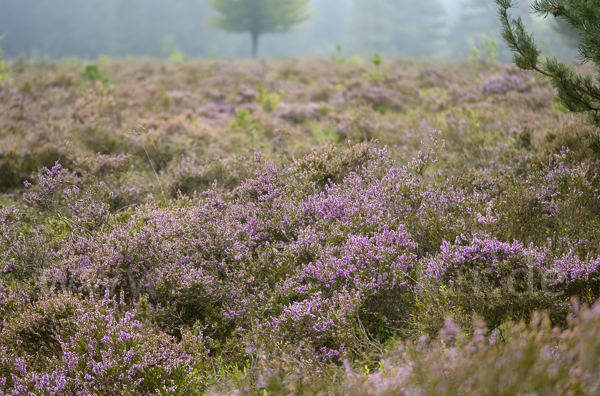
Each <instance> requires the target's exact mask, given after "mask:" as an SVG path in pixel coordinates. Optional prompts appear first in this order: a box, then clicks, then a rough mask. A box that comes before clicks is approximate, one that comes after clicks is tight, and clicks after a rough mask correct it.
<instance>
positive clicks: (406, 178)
mask: <svg viewBox="0 0 600 396" xmlns="http://www.w3.org/2000/svg"><path fill="white" fill-rule="evenodd" d="M373 63H374V64H371V63H360V62H358V63H357V62H353V61H343V62H342V61H340V60H339V59H335V60H324V59H301V60H281V61H269V62H259V61H252V62H250V61H248V62H241V61H236V62H233V61H225V60H220V61H190V62H187V63H183V64H180V63H170V62H162V61H158V60H143V59H136V60H131V61H116V60H109V61H103V62H100V63H99V64H94V65H93V66H91V65H89V64H88V65H85V64H81V63H79V62H75V61H62V62H57V63H24V64H21V65H20V67H19V68H18V69H17V67H16V65H12V67H13V72H12V74H11V76H12V79H11V81H9V82H3V83H1V84H2V85H1V86H0V106H1V108H2V113H1V114H2V116H1V117H0V145H1V150H0V169H1V170H2V171H1V172H0V191H2V194H1V195H0V260H1V262H0V268H1V269H2V273H1V274H0V310H1V312H2V315H1V317H2V319H1V320H2V322H1V325H0V391H1V392H2V393H3V394H27V392H31V393H33V394H44V395H46V394H47V395H53V394H78V395H86V394H89V395H93V394H124V395H125V394H126V395H137V394H182V395H184V394H206V393H209V394H210V393H224V394H227V393H232V394H269V395H271V394H290V393H295V394H312V393H316V392H319V391H321V392H325V393H326V392H333V393H334V394H338V393H339V394H407V395H413V394H414V395H417V394H461V393H466V394H475V393H479V394H498V393H502V394H504V393H506V394H515V393H518V392H521V393H523V392H527V393H532V392H534V393H535V392H538V393H539V394H568V393H569V392H579V394H595V393H596V389H597V386H598V379H597V374H596V371H595V367H596V365H595V364H596V363H595V362H596V360H597V358H596V355H597V353H596V352H595V351H596V350H597V345H596V344H597V342H596V340H595V335H596V334H597V332H598V330H600V322H599V321H598V306H597V305H594V304H595V302H596V300H597V299H598V297H599V296H600V251H599V248H598V246H600V245H599V234H598V232H597V229H598V221H599V220H600V212H599V209H598V208H599V207H598V198H599V196H598V187H599V186H598V178H597V176H598V170H599V168H600V163H599V162H598V150H597V145H596V141H597V136H596V138H594V136H595V135H597V131H596V130H595V129H593V127H592V126H590V125H589V124H588V123H586V120H585V118H583V117H581V116H579V115H572V114H565V113H564V111H565V109H564V108H563V107H562V106H561V105H560V103H559V101H558V99H557V98H556V92H555V90H554V88H553V87H552V86H551V85H550V84H549V82H547V81H545V80H542V79H539V78H537V77H536V76H534V75H531V74H527V73H525V72H522V71H519V70H517V69H516V68H514V67H513V66H509V65H504V64H500V63H495V62H489V61H483V60H475V59H471V60H465V61H463V62H460V63H455V64H444V63H433V62H416V61H409V60H385V61H383V62H381V60H379V61H378V62H377V63H376V62H373ZM577 68H578V70H579V71H580V72H581V73H589V71H590V70H591V69H590V68H588V67H586V66H577ZM579 305H582V307H583V308H580V307H579ZM481 362H487V363H486V364H482V363H481ZM540 373H542V374H540ZM540 376H542V377H543V380H542V379H540ZM515 387H518V388H515Z"/></svg>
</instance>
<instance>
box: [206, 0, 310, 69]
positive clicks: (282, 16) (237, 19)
mask: <svg viewBox="0 0 600 396" xmlns="http://www.w3.org/2000/svg"><path fill="white" fill-rule="evenodd" d="M309 4H310V0H210V5H211V6H212V7H213V8H214V9H215V10H216V11H217V12H218V13H219V14H220V15H219V16H216V17H214V18H212V19H211V21H210V22H211V25H212V26H213V27H215V28H217V29H221V30H224V31H227V32H237V33H242V32H244V33H250V35H251V36H252V57H253V58H256V56H257V54H258V39H259V38H260V36H262V35H263V34H266V33H283V32H288V31H290V29H291V27H292V26H294V25H297V24H299V23H301V22H304V21H306V20H307V19H308V18H310V16H311V15H312V11H311V10H310V8H309Z"/></svg>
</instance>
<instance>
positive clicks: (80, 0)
mask: <svg viewBox="0 0 600 396" xmlns="http://www.w3.org/2000/svg"><path fill="white" fill-rule="evenodd" d="M528 1H529V0H521V1H520V3H521V9H520V10H516V11H515V14H516V15H522V16H523V17H524V20H525V22H526V24H527V25H528V26H529V27H530V28H531V29H532V30H534V31H535V32H536V35H535V37H536V39H537V40H538V41H539V43H540V46H541V47H542V49H543V51H544V52H545V54H548V55H556V56H558V57H561V58H564V57H573V56H575V55H576V51H575V48H572V46H571V47H569V46H568V45H566V44H564V43H563V41H562V40H561V37H560V36H559V35H558V33H556V32H555V31H554V30H553V29H552V23H554V22H553V21H551V20H545V19H542V18H531V17H530V16H529V14H528V10H527V7H528V4H525V3H527V2H528ZM311 7H312V9H313V10H314V11H315V14H314V16H313V17H311V18H310V19H309V20H307V21H306V22H303V23H302V24H300V25H297V26H295V27H294V28H293V31H292V32H289V33H284V34H268V35H264V36H262V37H261V39H260V52H259V54H260V57H261V58H279V57H305V56H327V57H329V56H332V55H336V54H337V55H338V56H344V57H352V56H361V57H369V56H372V55H373V54H374V53H375V52H378V53H381V54H382V55H384V56H385V57H390V58H391V57H398V56H403V57H411V58H431V59H441V58H445V59H458V58H462V57H467V56H472V51H471V48H473V47H476V48H478V49H481V48H482V46H483V43H484V42H490V40H491V39H496V40H497V42H498V44H499V45H498V48H497V50H496V53H497V54H498V55H499V56H500V59H501V60H509V59H510V55H509V54H508V53H507V51H506V49H505V47H504V46H503V45H502V40H501V39H500V37H499V31H500V27H499V24H498V22H497V17H496V6H495V4H494V1H493V0H312V2H311ZM213 14H214V11H213V10H212V9H211V7H210V6H209V4H208V2H207V1H203V0H22V1H16V0H0V34H5V37H4V38H3V39H2V41H0V47H1V48H2V50H3V51H4V56H5V57H7V58H9V59H10V58H13V59H14V58H16V57H19V56H24V57H26V58H29V59H37V60H43V59H59V58H64V57H79V58H83V59H96V58H98V57H100V56H103V55H104V56H114V57H127V56H149V57H168V56H169V55H171V54H172V53H173V52H174V51H176V50H177V51H179V52H180V53H183V54H185V55H186V56H187V57H190V58H215V57H219V58H220V57H228V58H245V57H249V56H250V53H251V52H250V51H251V50H250V35H249V34H243V33H236V34H232V33H226V32H222V31H219V30H215V29H213V28H211V27H209V26H208V23H207V20H208V18H209V17H210V15H213ZM338 43H339V45H341V52H340V51H338V50H337V49H336V44H338ZM338 52H339V53H338Z"/></svg>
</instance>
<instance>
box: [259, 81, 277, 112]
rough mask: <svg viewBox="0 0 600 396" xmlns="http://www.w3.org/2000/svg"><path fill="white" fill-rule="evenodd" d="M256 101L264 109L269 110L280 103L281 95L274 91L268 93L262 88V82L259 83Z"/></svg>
mask: <svg viewBox="0 0 600 396" xmlns="http://www.w3.org/2000/svg"><path fill="white" fill-rule="evenodd" d="M256 103H258V104H261V105H262V106H263V110H264V111H267V112H271V111H273V110H274V109H275V108H276V107H277V106H279V103H281V95H279V94H276V93H274V92H271V93H269V92H267V91H266V90H265V89H264V88H263V85H262V84H259V85H258V98H257V99H256Z"/></svg>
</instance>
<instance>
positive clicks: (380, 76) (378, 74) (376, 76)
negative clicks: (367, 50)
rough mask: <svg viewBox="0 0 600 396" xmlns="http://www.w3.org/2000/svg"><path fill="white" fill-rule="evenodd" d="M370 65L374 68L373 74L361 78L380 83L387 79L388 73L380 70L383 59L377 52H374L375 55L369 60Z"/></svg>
mask: <svg viewBox="0 0 600 396" xmlns="http://www.w3.org/2000/svg"><path fill="white" fill-rule="evenodd" d="M371 63H372V64H373V65H374V66H375V72H374V73H365V74H363V77H364V78H366V79H367V80H370V81H373V82H381V81H383V80H385V79H386V78H387V77H388V71H387V70H386V69H382V68H381V65H382V64H383V57H382V56H381V54H379V52H376V53H375V55H373V57H372V58H371Z"/></svg>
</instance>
